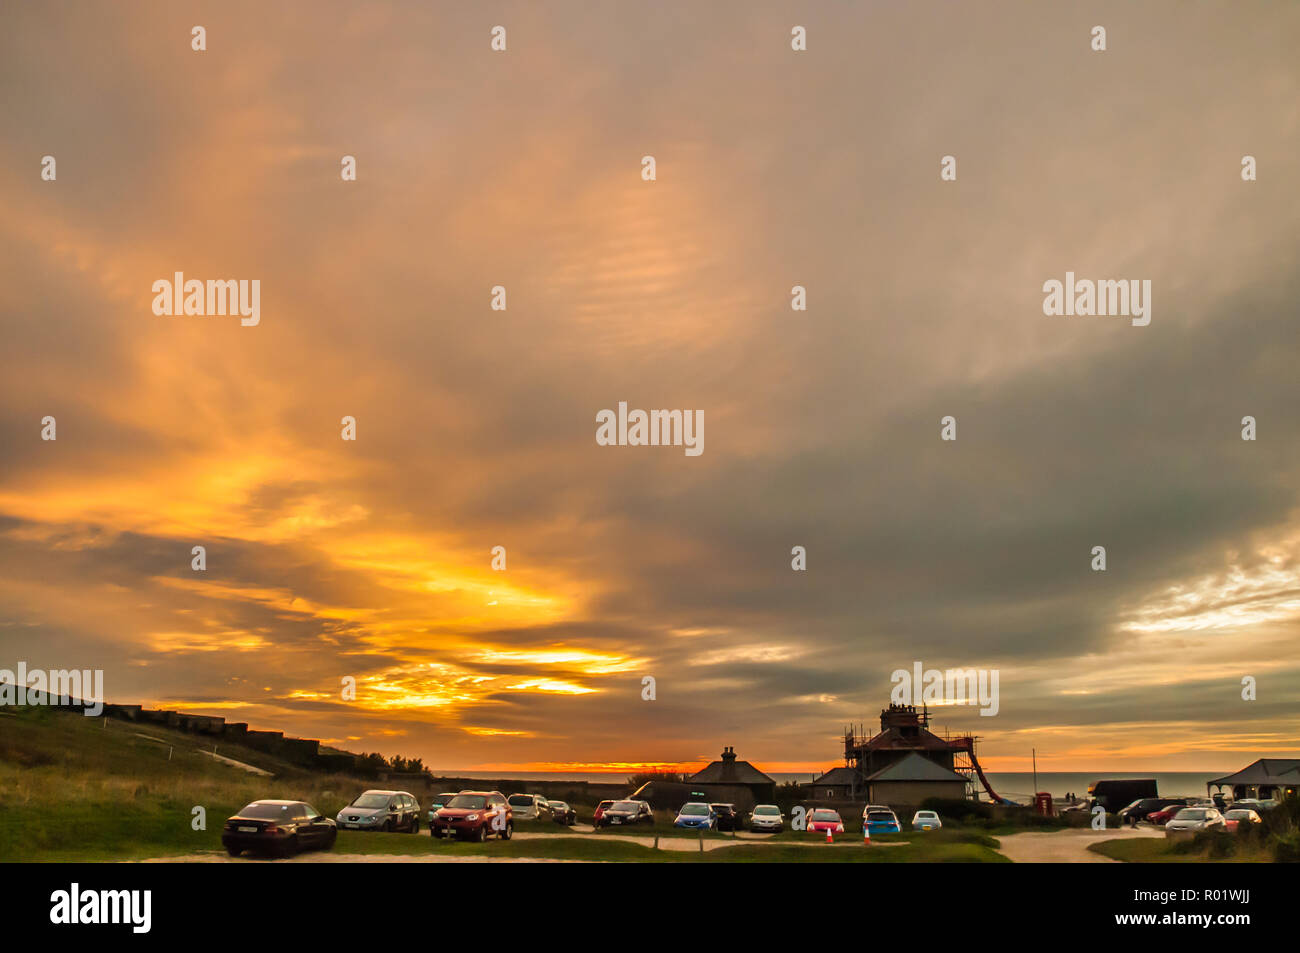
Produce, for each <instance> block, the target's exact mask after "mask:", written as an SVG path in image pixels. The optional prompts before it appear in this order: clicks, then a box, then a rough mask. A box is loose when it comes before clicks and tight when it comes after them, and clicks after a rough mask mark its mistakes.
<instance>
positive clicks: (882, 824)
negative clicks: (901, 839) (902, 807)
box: [866, 808, 902, 834]
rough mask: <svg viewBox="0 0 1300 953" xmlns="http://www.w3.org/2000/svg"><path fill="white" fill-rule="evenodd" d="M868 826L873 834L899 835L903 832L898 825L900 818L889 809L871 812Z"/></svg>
mask: <svg viewBox="0 0 1300 953" xmlns="http://www.w3.org/2000/svg"><path fill="white" fill-rule="evenodd" d="M866 825H867V830H868V831H869V832H870V833H872V834H897V833H898V832H899V831H900V830H902V828H901V827H899V825H898V816H897V815H896V814H895V813H894V812H893V811H891V810H890V809H889V808H884V809H883V810H876V811H871V812H869V813H868V814H867V821H866Z"/></svg>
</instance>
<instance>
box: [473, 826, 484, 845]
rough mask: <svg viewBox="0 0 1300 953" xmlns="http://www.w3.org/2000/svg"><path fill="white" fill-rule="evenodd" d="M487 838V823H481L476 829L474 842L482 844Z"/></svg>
mask: <svg viewBox="0 0 1300 953" xmlns="http://www.w3.org/2000/svg"><path fill="white" fill-rule="evenodd" d="M485 840H487V825H486V824H480V825H479V826H478V827H476V828H475V829H474V842H475V843H476V844H481V843H483V842H484V841H485Z"/></svg>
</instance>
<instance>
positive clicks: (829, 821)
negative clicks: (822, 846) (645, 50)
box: [808, 807, 844, 834]
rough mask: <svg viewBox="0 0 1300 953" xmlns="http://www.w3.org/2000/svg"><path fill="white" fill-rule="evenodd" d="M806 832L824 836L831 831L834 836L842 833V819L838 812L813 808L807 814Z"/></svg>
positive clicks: (826, 808) (823, 808)
mask: <svg viewBox="0 0 1300 953" xmlns="http://www.w3.org/2000/svg"><path fill="white" fill-rule="evenodd" d="M808 830H810V831H816V832H817V833H819V834H824V833H826V832H827V831H831V832H833V833H835V834H843V833H844V819H843V818H842V817H840V812H839V811H835V810H832V809H831V808H829V807H815V808H813V809H812V810H811V811H809V812H808Z"/></svg>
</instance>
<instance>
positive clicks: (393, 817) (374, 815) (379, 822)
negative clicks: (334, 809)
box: [335, 791, 420, 834]
mask: <svg viewBox="0 0 1300 953" xmlns="http://www.w3.org/2000/svg"><path fill="white" fill-rule="evenodd" d="M335 821H336V822H337V823H338V826H339V827H342V828H344V829H345V830H353V831H406V833H408V834H414V833H416V832H417V831H418V830H419V829H420V802H419V801H417V800H416V799H415V798H413V797H412V796H411V795H409V794H407V793H406V792H405V791H366V792H365V793H364V794H362V795H361V796H359V797H358V798H357V799H356V800H355V801H353V802H352V803H351V804H349V805H348V806H347V807H345V808H344V809H343V810H341V811H339V813H338V816H337V817H336V818H335Z"/></svg>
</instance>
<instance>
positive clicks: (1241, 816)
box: [1223, 807, 1264, 831]
mask: <svg viewBox="0 0 1300 953" xmlns="http://www.w3.org/2000/svg"><path fill="white" fill-rule="evenodd" d="M1223 823H1224V826H1225V827H1227V828H1228V830H1230V831H1235V830H1236V829H1237V828H1238V826H1240V825H1242V824H1262V823H1264V819H1263V818H1262V817H1260V816H1259V813H1258V812H1257V811H1253V810H1251V809H1250V808H1248V807H1234V808H1233V809H1232V810H1230V811H1228V813H1226V814H1224V815H1223Z"/></svg>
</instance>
